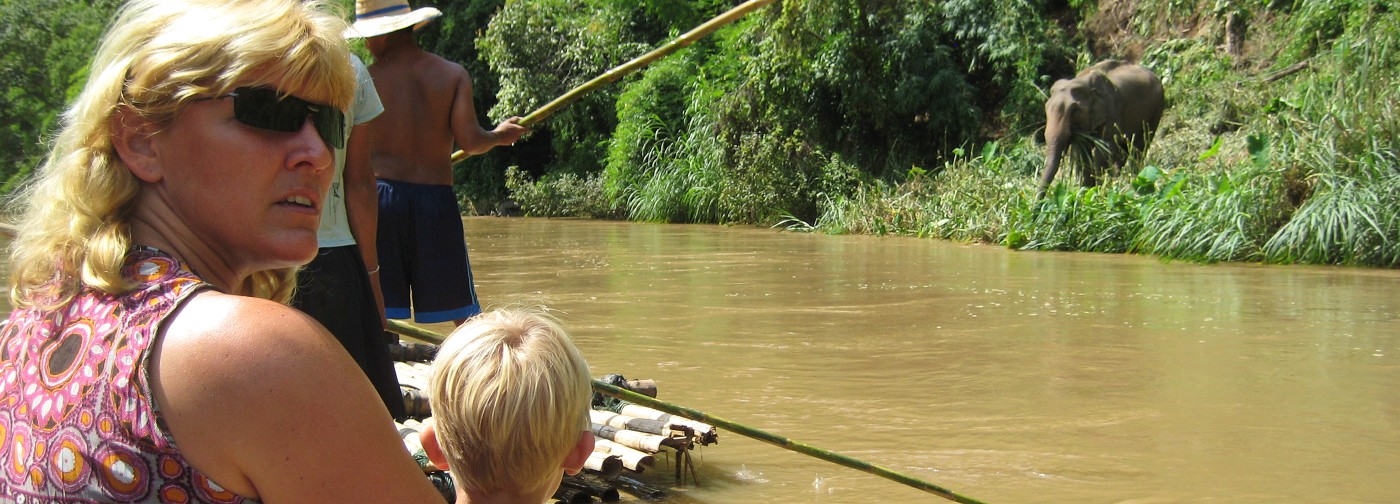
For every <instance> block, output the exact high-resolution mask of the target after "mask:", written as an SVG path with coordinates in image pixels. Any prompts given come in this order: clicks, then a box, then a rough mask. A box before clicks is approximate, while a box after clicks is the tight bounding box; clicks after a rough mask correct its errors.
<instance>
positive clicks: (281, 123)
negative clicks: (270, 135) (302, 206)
mask: <svg viewBox="0 0 1400 504" xmlns="http://www.w3.org/2000/svg"><path fill="white" fill-rule="evenodd" d="M223 97H231V98H233V118H234V119H237V120H238V122H241V123H243V124H246V125H248V126H252V127H254V128H258V129H265V130H269V131H283V132H288V133H293V132H296V131H300V130H301V128H302V126H304V125H306V120H307V118H308V117H309V118H310V119H311V123H312V124H313V125H315V126H316V131H317V132H318V133H320V134H321V140H325V142H326V145H330V146H331V147H334V148H337V149H344V148H345V113H344V112H341V111H340V109H337V108H335V107H332V106H329V105H322V104H320V103H312V102H309V101H306V100H303V99H301V98H297V97H295V96H290V95H288V96H282V93H281V92H280V91H278V90H276V89H274V88H270V87H241V88H238V89H234V90H233V92H232V93H229V94H227V95H224V96H222V97H220V98H223Z"/></svg>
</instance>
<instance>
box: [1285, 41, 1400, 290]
mask: <svg viewBox="0 0 1400 504" xmlns="http://www.w3.org/2000/svg"><path fill="white" fill-rule="evenodd" d="M1394 18H1395V16H1393V15H1389V16H1379V17H1377V18H1375V19H1374V20H1372V21H1368V22H1366V23H1365V24H1364V25H1363V26H1359V27H1356V29H1355V30H1353V31H1351V32H1349V35H1348V36H1344V37H1342V38H1341V39H1339V40H1338V41H1337V44H1336V45H1335V46H1334V48H1333V49H1332V50H1331V51H1330V52H1329V53H1327V54H1325V56H1326V58H1325V59H1322V60H1321V61H1320V62H1319V64H1318V66H1320V68H1319V69H1318V72H1317V76H1316V77H1314V78H1311V79H1308V80H1305V81H1303V82H1302V83H1300V84H1299V86H1298V88H1297V90H1296V92H1295V94H1294V96H1296V98H1295V99H1293V100H1290V101H1289V104H1290V105H1292V106H1291V107H1288V108H1286V109H1285V110H1283V111H1282V112H1281V113H1280V114H1279V115H1280V117H1279V120H1278V121H1276V122H1274V123H1273V128H1272V133H1273V134H1275V135H1277V136H1278V137H1279V138H1280V143H1281V145H1282V146H1283V147H1284V151H1285V152H1284V155H1285V156H1286V159H1285V160H1284V162H1286V163H1291V164H1295V165H1297V166H1299V167H1302V169H1303V170H1304V171H1305V172H1306V173H1307V174H1308V177H1307V178H1308V182H1309V184H1310V186H1311V188H1312V194H1311V197H1309V198H1308V199H1307V200H1306V201H1305V202H1304V203H1303V204H1302V205H1301V207H1300V208H1299V209H1298V211H1297V213H1296V214H1294V215H1293V218H1292V219H1291V220H1289V221H1288V223H1287V224H1285V225H1283V226H1282V227H1281V228H1280V229H1279V230H1278V232H1277V233H1276V234H1275V235H1274V236H1272V237H1271V238H1270V239H1269V240H1268V242H1267V243H1266V244H1265V246H1264V254H1265V258H1266V259H1267V260H1268V261H1270V262H1280V263H1320V264H1346V265H1365V266H1385V267H1395V266H1397V265H1400V117H1397V115H1396V114H1397V112H1400V111H1397V110H1396V105H1395V104H1396V101H1397V100H1400V88H1398V87H1397V76H1398V75H1400V73H1398V72H1397V70H1396V64H1397V63H1400V61H1397V60H1400V57H1398V56H1400V48H1398V47H1397V46H1400V34H1397V31H1400V21H1397V20H1396V19H1394ZM1293 104H1296V105H1293Z"/></svg>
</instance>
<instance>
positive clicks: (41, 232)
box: [10, 0, 355, 307]
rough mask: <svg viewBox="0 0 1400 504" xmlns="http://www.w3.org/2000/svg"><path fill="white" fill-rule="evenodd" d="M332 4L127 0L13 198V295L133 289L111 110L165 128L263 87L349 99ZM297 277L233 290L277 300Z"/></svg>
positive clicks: (127, 181) (129, 205) (126, 194)
mask: <svg viewBox="0 0 1400 504" xmlns="http://www.w3.org/2000/svg"><path fill="white" fill-rule="evenodd" d="M335 7H336V6H334V5H327V4H325V2H324V0H314V1H302V0H240V1H227V0H133V1H131V2H128V3H127V4H126V5H125V6H124V7H123V8H122V10H121V11H120V12H119V13H118V15H117V18H116V20H115V21H114V22H113V24H112V26H111V27H110V28H108V31H107V33H106V35H105V36H104V37H103V40H102V44H101V46H100V47H99V48H98V50H97V54H96V56H95V57H94V58H93V61H92V65H91V67H90V74H89V77H88V81H87V85H86V86H84V88H83V91H82V93H81V94H80V95H79V96H78V97H77V99H76V100H75V101H74V102H73V103H72V104H71V106H70V107H69V108H68V109H67V110H66V111H65V112H64V113H63V116H62V117H61V121H62V122H61V129H60V132H59V134H58V136H57V138H55V139H54V140H53V142H52V148H51V150H50V152H49V156H48V157H47V159H45V161H44V164H43V165H42V166H41V167H40V168H39V169H38V171H37V173H36V175H35V178H34V179H32V180H31V181H29V183H28V184H26V186H25V187H24V188H23V189H22V191H21V192H20V193H19V195H18V197H17V198H16V199H15V200H14V201H13V203H12V212H13V213H17V214H18V219H17V222H16V231H17V236H16V239H15V240H14V241H13V242H12V243H11V251H10V298H11V300H12V301H13V303H14V304H15V305H16V306H34V307H51V306H56V305H58V304H62V303H64V302H66V301H67V300H68V299H71V298H72V296H73V295H74V294H76V293H77V291H78V289H79V288H80V287H81V286H83V285H86V286H89V287H92V288H95V289H99V290H102V291H105V292H111V293H120V292H125V291H127V290H129V289H131V288H132V285H130V283H129V281H127V280H126V279H124V278H122V276H121V269H122V266H123V264H124V262H125V260H126V256H127V253H128V252H129V251H130V249H131V247H132V245H133V244H132V240H131V230H130V219H131V214H132V211H133V205H134V202H135V200H136V196H137V192H138V190H139V189H140V183H139V182H138V180H137V179H136V177H135V176H133V175H132V174H131V172H130V171H128V170H127V168H126V166H125V165H124V164H123V163H122V161H121V160H120V159H119V158H118V157H117V154H116V151H115V150H114V148H113V146H112V138H113V134H114V133H115V128H119V127H120V123H119V121H118V120H115V119H114V117H115V116H116V114H117V112H116V111H117V110H118V109H119V108H123V107H124V108H127V109H130V110H132V111H134V112H135V113H138V114H140V115H141V116H142V117H145V118H147V119H149V120H151V121H152V122H153V123H154V124H157V125H167V124H169V123H170V122H171V121H173V120H174V118H175V116H176V115H177V114H178V113H179V112H180V111H181V110H183V109H184V107H185V106H187V105H188V104H189V103H190V102H192V101H194V100H198V99H202V98H208V97H213V96H219V95H222V94H225V93H227V92H229V91H230V90H232V89H233V88H235V87H238V86H258V85H270V84H276V85H278V86H279V87H280V88H281V89H282V90H283V91H284V92H288V93H295V94H298V95H299V96H301V97H303V98H306V99H308V100H313V101H318V102H322V103H327V104H330V105H333V106H336V107H339V108H341V109H342V110H343V109H345V108H346V107H348V106H349V104H350V102H351V100H352V98H353V95H354V86H355V80H354V79H355V77H354V73H353V71H352V69H351V67H350V60H349V53H348V50H347V48H346V43H345V40H344V39H343V38H342V36H341V34H342V32H343V31H344V30H345V27H346V24H345V22H344V21H343V20H341V19H340V18H339V17H337V16H336V15H334V14H332V13H331V12H338V11H339V9H338V8H335ZM330 8H335V10H333V11H328V10H327V9H330ZM295 273H296V269H295V268H285V269H279V270H270V271H263V272H259V273H256V274H254V275H252V276H251V277H249V278H248V280H247V282H246V283H245V284H244V285H242V286H229V287H230V288H239V289H240V291H241V292H242V293H244V294H249V295H254V296H258V297H262V298H267V299H274V300H278V301H283V302H285V301H286V300H287V299H288V298H289V297H290V295H291V291H292V289H293V288H294V287H295V285H296V277H295Z"/></svg>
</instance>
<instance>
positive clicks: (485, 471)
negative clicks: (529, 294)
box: [421, 310, 593, 504]
mask: <svg viewBox="0 0 1400 504" xmlns="http://www.w3.org/2000/svg"><path fill="white" fill-rule="evenodd" d="M591 381H592V380H591V378H590V375H589V372H588V363H587V362H586V361H584V359H583V355H582V354H581V353H580V352H579V350H578V348H577V347H575V346H574V345H573V343H572V342H570V341H569V337H568V335H566V334H565V332H564V330H563V328H561V327H560V325H559V323H558V322H557V321H555V320H554V319H552V318H551V317H549V316H547V315H544V314H542V313H539V312H535V311H528V310H496V311H491V312H488V313H484V314H482V315H480V316H477V317H475V318H473V319H471V320H470V321H468V322H467V323H466V324H463V325H462V326H461V327H459V328H457V330H455V331H453V333H452V335H451V336H449V337H448V338H447V341H446V342H444V343H443V344H442V347H441V348H440V349H439V350H438V354H437V358H436V359H434V360H433V374H432V379H431V381H430V382H429V389H430V390H429V395H430V402H431V404H432V405H433V418H432V421H430V422H427V423H426V425H425V428H424V430H423V432H422V435H421V436H422V441H423V447H424V449H425V451H426V452H427V455H428V458H429V460H430V461H432V462H433V464H434V465H436V466H437V467H438V468H439V469H443V470H447V471H450V472H451V473H452V475H453V478H454V479H455V480H456V483H457V504H486V503H506V502H510V503H530V504H535V503H540V502H544V501H545V500H546V499H548V498H549V497H550V496H551V495H553V494H554V491H555V489H557V488H558V487H559V482H560V480H561V479H562V478H563V475H564V473H568V474H577V473H578V472H579V471H580V470H582V468H583V464H584V461H586V460H587V459H588V455H589V454H591V453H592V452H593V433H592V430H591V429H590V422H589V417H588V410H589V402H590V400H591V397H592V388H591Z"/></svg>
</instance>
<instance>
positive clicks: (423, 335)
mask: <svg viewBox="0 0 1400 504" xmlns="http://www.w3.org/2000/svg"><path fill="white" fill-rule="evenodd" d="M389 330H390V331H394V332H396V333H399V334H402V335H405V336H410V337H413V338H417V339H421V340H423V341H427V342H430V343H438V344H440V343H442V341H443V340H445V339H446V337H444V336H442V335H441V334H437V333H434V332H432V331H429V330H427V329H423V328H421V327H416V326H413V325H410V324H406V323H403V322H400V321H397V320H390V321H389ZM593 391H595V392H598V393H601V394H604V395H609V396H612V397H616V398H618V399H622V400H624V401H628V402H631V403H634V404H639V405H642V406H646V407H648V408H652V409H657V410H661V411H664V412H666V413H670V414H672V415H676V416H680V417H685V418H689V419H691V420H695V421H697V422H705V423H707V424H710V425H713V426H715V427H719V428H722V429H725V430H728V431H730V432H733V433H735V434H739V435H742V436H745V437H749V438H753V439H757V440H759V441H763V442H765V443H768V444H771V445H774V446H777V447H779V448H784V449H787V450H791V451H795V452H797V453H801V454H803V455H809V456H812V457H816V458H819V459H822V460H825V461H827V462H831V463H834V464H837V465H842V466H846V467H849V468H851V469H855V470H857V471H862V472H866V473H869V474H874V475H876V476H879V477H881V478H885V479H888V480H890V481H894V482H896V483H900V484H903V485H907V486H911V487H914V488H917V489H919V490H923V491H925V492H928V493H931V494H934V495H937V496H939V497H943V498H945V499H948V500H951V501H953V502H960V503H963V504H984V503H983V502H982V501H979V500H977V499H973V498H971V497H967V496H964V495H959V494H957V493H955V492H953V491H951V490H948V489H946V488H943V487H940V486H938V485H935V484H933V483H929V482H927V481H923V480H921V479H918V478H915V477H913V476H910V475H907V474H904V473H901V472H898V471H895V470H893V469H889V468H886V467H882V466H878V465H875V464H871V463H869V462H865V461H863V460H860V459H856V458H854V457H849V456H846V455H842V454H840V453H836V452H833V451H830V450H825V449H822V448H817V447H815V446H812V445H809V444H806V443H800V442H797V441H793V440H791V439H788V438H785V437H782V436H779V435H777V434H773V433H771V432H768V431H765V430H762V429H758V428H754V427H749V426H747V425H744V424H741V423H738V422H731V421H729V420H725V419H723V418H720V417H717V416H714V415H710V414H708V413H705V412H702V411H699V410H694V409H690V408H687V407H684V406H677V405H675V404H671V403H668V402H665V401H661V400H658V399H653V398H651V397H647V396H644V395H642V394H638V393H636V392H633V391H631V390H627V389H624V388H621V387H617V386H614V385H611V384H608V383H603V382H601V381H598V380H593Z"/></svg>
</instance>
